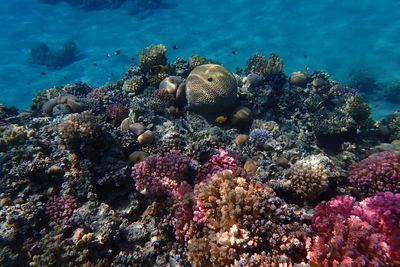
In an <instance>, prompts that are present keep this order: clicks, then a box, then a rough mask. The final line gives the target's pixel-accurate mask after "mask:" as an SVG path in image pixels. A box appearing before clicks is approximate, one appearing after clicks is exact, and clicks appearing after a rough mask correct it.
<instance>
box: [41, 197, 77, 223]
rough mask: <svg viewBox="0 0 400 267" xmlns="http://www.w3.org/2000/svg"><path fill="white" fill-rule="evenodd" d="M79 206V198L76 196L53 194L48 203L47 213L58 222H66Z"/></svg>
mask: <svg viewBox="0 0 400 267" xmlns="http://www.w3.org/2000/svg"><path fill="white" fill-rule="evenodd" d="M77 206H78V204H77V199H76V198H75V197H74V196H71V195H65V196H63V197H62V196H60V197H59V196H52V197H50V198H49V200H48V201H47V203H46V214H47V215H48V216H49V217H50V219H51V220H53V221H55V222H56V223H58V224H64V223H66V222H67V221H68V219H69V217H71V215H72V212H73V211H74V209H75V208H76V207H77Z"/></svg>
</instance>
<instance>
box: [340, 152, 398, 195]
mask: <svg viewBox="0 0 400 267" xmlns="http://www.w3.org/2000/svg"><path fill="white" fill-rule="evenodd" d="M348 173H349V181H350V182H351V183H352V184H353V185H354V186H355V187H357V188H358V189H359V190H360V191H361V192H363V193H366V194H368V195H372V194H374V193H376V192H383V191H392V192H400V151H384V152H380V153H376V154H372V155H370V156H369V157H368V158H366V159H363V160H361V161H360V162H358V163H353V164H351V165H350V166H349V168H348Z"/></svg>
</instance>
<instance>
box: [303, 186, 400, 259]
mask: <svg viewBox="0 0 400 267" xmlns="http://www.w3.org/2000/svg"><path fill="white" fill-rule="evenodd" d="M399 201H400V194H394V193H391V192H385V193H378V194H376V195H375V196H373V197H370V198H367V199H365V200H364V201H362V202H357V201H355V199H354V198H353V197H351V196H345V195H342V196H338V197H336V198H333V199H331V200H330V201H329V202H328V203H326V204H318V205H317V207H316V208H315V213H314V218H313V224H312V226H311V227H312V229H313V231H314V236H313V238H312V239H311V238H309V239H308V241H307V258H308V259H309V260H312V261H314V262H316V263H318V264H320V265H321V266H344V265H346V266H396V265H398V264H400V245H399V244H400V240H399V234H400V227H399V225H398V222H399V219H400V206H399V205H400V204H399V203H400V202H399Z"/></svg>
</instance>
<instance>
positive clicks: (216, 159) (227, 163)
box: [194, 148, 248, 184]
mask: <svg viewBox="0 0 400 267" xmlns="http://www.w3.org/2000/svg"><path fill="white" fill-rule="evenodd" d="M224 170H231V171H232V172H233V174H234V175H235V176H240V177H247V176H248V174H247V173H246V172H245V171H244V170H243V169H241V168H240V167H239V166H237V164H236V161H235V159H234V158H233V157H231V156H229V153H228V151H226V150H224V149H222V148H220V149H219V153H218V154H215V155H213V156H212V157H211V159H209V160H208V161H207V162H205V163H204V164H203V165H202V166H201V167H200V170H199V172H198V174H197V175H196V178H195V180H194V182H195V183H196V184H197V183H200V182H201V181H204V180H206V179H208V178H210V177H211V176H213V175H214V174H216V173H217V172H221V171H224Z"/></svg>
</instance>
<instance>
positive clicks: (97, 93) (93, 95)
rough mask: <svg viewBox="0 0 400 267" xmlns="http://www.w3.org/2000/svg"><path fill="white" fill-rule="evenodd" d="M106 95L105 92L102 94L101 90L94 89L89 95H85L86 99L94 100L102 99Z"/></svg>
mask: <svg viewBox="0 0 400 267" xmlns="http://www.w3.org/2000/svg"><path fill="white" fill-rule="evenodd" d="M105 95H106V92H104V90H103V89H100V88H94V89H93V90H92V91H90V93H88V94H87V97H88V98H94V99H102V98H103V96H105Z"/></svg>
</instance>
